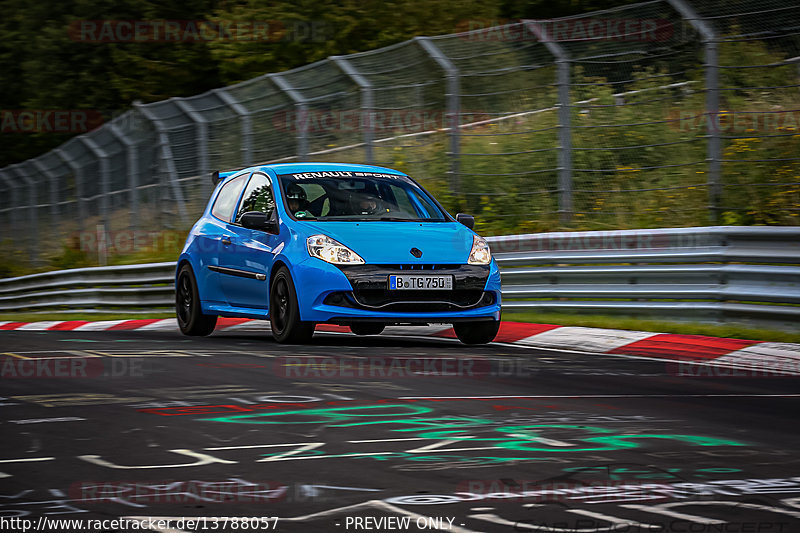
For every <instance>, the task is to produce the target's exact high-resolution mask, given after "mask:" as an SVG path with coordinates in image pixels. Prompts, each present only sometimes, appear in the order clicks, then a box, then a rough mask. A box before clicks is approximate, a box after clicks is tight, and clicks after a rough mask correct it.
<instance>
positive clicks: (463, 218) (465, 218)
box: [456, 213, 475, 229]
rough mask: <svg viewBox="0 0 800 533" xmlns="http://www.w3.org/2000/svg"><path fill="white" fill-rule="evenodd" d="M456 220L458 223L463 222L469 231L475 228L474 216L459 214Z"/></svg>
mask: <svg viewBox="0 0 800 533" xmlns="http://www.w3.org/2000/svg"><path fill="white" fill-rule="evenodd" d="M456 220H457V221H458V222H461V223H462V224H464V225H465V226H466V227H468V228H469V229H472V228H474V227H475V217H474V216H472V215H467V214H464V213H458V214H457V215H456Z"/></svg>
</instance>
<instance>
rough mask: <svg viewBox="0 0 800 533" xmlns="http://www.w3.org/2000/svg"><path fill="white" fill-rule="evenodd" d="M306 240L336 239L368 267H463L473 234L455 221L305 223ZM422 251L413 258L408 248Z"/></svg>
mask: <svg viewBox="0 0 800 533" xmlns="http://www.w3.org/2000/svg"><path fill="white" fill-rule="evenodd" d="M303 226H304V228H303V229H304V231H305V232H306V233H307V235H306V237H309V236H311V235H316V234H320V233H321V234H323V235H327V236H328V237H331V238H332V239H336V240H337V241H339V242H340V243H342V244H344V245H345V246H347V247H348V248H350V249H351V250H353V251H354V252H356V253H357V254H358V255H360V256H361V257H362V258H363V259H364V261H366V262H367V263H371V264H399V263H402V264H465V263H466V262H467V259H468V258H469V252H470V250H471V249H472V236H473V233H472V232H471V231H470V230H469V229H467V228H466V227H465V226H464V225H463V224H460V223H458V222H381V221H375V222H344V221H342V222H337V221H327V222H305V223H303ZM412 248H417V249H419V250H420V251H422V256H421V257H419V258H417V257H414V256H413V255H412V254H411V249H412Z"/></svg>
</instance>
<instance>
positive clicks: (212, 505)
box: [0, 330, 800, 533]
mask: <svg viewBox="0 0 800 533" xmlns="http://www.w3.org/2000/svg"><path fill="white" fill-rule="evenodd" d="M0 343H2V350H0V352H4V354H3V355H2V356H0V359H1V360H2V361H1V362H0V364H1V365H2V366H0V369H2V379H0V396H2V399H0V430H1V431H2V433H0V434H1V435H2V444H0V446H1V447H2V449H1V450H0V472H1V473H0V530H3V531H23V530H26V529H27V530H28V531H33V530H36V528H37V527H38V530H39V531H59V532H60V531H106V532H112V531H133V530H141V529H140V527H141V526H142V525H143V526H144V527H146V528H149V529H150V530H156V531H162V532H171V533H175V532H179V531H196V532H204V531H209V532H211V531H217V532H229V531H254V530H255V531H286V532H295V531H297V532H301V531H302V532H307V531H456V532H464V531H569V532H572V531H582V532H602V531H664V532H671V531H675V532H719V531H722V532H775V531H781V532H786V533H795V532H799V531H800V440H798V416H797V413H798V407H800V386H798V385H800V381H798V378H796V377H778V376H766V377H765V376H748V375H741V373H726V372H725V371H719V370H717V371H711V370H709V369H708V368H703V367H695V366H692V365H691V364H689V363H686V364H677V363H664V362H658V361H647V360H642V359H636V358H626V357H614V356H610V355H600V354H596V355H595V354H585V353H584V354H579V353H570V352H559V351H545V350H541V349H528V348H524V347H519V346H512V345H503V344H492V345H488V346H482V347H465V346H463V345H461V344H459V343H458V342H456V341H453V340H449V339H433V338H422V337H418V338H417V337H411V336H408V335H404V336H387V335H382V336H379V337H356V336H354V335H350V334H343V333H339V334H336V333H317V334H316V335H315V337H314V341H313V344H311V345H307V346H282V345H278V344H276V343H275V342H274V341H273V340H272V338H271V336H270V335H269V333H268V332H267V331H232V330H228V331H219V332H216V333H215V334H213V335H212V336H210V337H207V338H188V337H182V336H180V334H178V333H176V332H172V331H152V332H148V331H104V332H57V331H49V332H25V331H16V332H15V331H7V332H3V333H2V335H0ZM235 517H251V518H257V519H258V520H254V521H251V522H247V523H246V524H244V525H243V523H242V522H237V521H235V520H234V518H235ZM119 518H125V519H127V520H130V521H133V520H139V521H141V520H145V519H147V520H150V521H149V522H137V525H136V526H133V525H132V524H131V523H130V522H127V523H112V522H110V521H111V520H114V519H119ZM14 519H16V520H17V521H12V520H14ZM23 519H24V520H30V522H22V521H21V520H23ZM192 519H193V520H194V522H190V520H192ZM40 520H41V521H40ZM55 520H77V521H78V522H74V523H63V522H62V523H56V522H54V521H55ZM98 520H105V521H106V522H103V523H100V522H95V521H98ZM245 526H247V527H245Z"/></svg>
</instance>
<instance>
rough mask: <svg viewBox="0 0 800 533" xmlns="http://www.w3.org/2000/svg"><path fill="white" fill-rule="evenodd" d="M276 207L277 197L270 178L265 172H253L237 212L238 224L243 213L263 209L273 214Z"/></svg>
mask: <svg viewBox="0 0 800 533" xmlns="http://www.w3.org/2000/svg"><path fill="white" fill-rule="evenodd" d="M274 209H275V197H274V196H273V195H272V187H271V186H270V182H269V178H268V177H267V176H265V175H264V174H253V177H252V178H250V183H248V184H247V188H246V189H245V190H244V195H243V196H242V203H241V204H240V205H239V210H238V211H237V212H236V223H237V224H238V223H239V219H241V218H242V215H243V214H245V213H247V212H248V211H261V212H262V213H267V214H269V215H271V214H272V211H273V210H274Z"/></svg>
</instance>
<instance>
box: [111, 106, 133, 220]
mask: <svg viewBox="0 0 800 533" xmlns="http://www.w3.org/2000/svg"><path fill="white" fill-rule="evenodd" d="M132 116H133V112H128V113H125V114H124V115H122V116H121V117H120V118H119V119H118V120H129V119H131V118H132ZM108 126H109V128H108V130H109V132H110V133H111V135H113V136H114V137H115V138H116V139H117V140H118V141H119V142H121V143H122V145H123V146H125V157H126V160H127V161H126V163H127V164H126V165H125V166H126V167H127V169H128V189H129V191H128V198H129V200H130V211H131V217H130V218H131V221H130V225H131V229H133V230H137V229H139V157H138V153H137V151H138V150H137V143H136V142H134V141H133V140H131V139H130V138H128V136H127V135H125V132H124V131H122V128H120V127H119V126H118V125H117V124H115V122H114V121H112V122H110V123H109V125H108Z"/></svg>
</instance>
